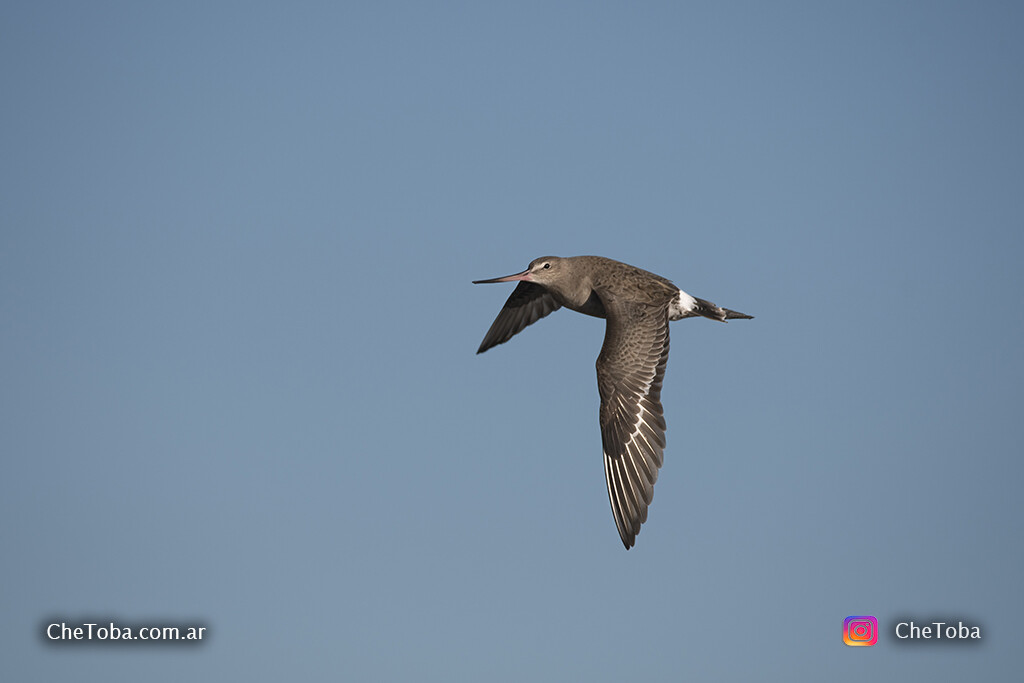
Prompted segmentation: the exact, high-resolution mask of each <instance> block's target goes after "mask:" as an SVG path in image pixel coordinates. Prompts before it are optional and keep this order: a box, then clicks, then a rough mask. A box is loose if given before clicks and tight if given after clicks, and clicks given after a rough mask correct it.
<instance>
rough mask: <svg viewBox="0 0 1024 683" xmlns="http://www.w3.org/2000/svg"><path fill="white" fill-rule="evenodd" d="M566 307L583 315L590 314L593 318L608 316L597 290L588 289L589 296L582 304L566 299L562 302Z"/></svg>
mask: <svg viewBox="0 0 1024 683" xmlns="http://www.w3.org/2000/svg"><path fill="white" fill-rule="evenodd" d="M563 305H564V306H565V307H566V308H570V309H572V310H574V311H576V312H577V313H582V314H583V315H592V316H594V317H595V318H606V317H608V316H607V314H606V313H605V310H604V303H602V301H601V297H599V296H598V295H597V292H595V291H594V290H590V296H588V297H587V299H586V300H585V301H584V302H583V303H582V304H577V303H576V302H574V301H566V302H564V303H563Z"/></svg>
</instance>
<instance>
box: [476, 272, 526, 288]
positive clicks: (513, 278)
mask: <svg viewBox="0 0 1024 683" xmlns="http://www.w3.org/2000/svg"><path fill="white" fill-rule="evenodd" d="M529 276H530V269H529V268H527V269H526V270H524V271H523V272H521V273H516V274H515V275H506V276H505V277H495V278H491V279H490V280H473V284H474V285H489V284H491V283H494V282H515V281H517V280H522V281H524V282H529V281H530V277H529Z"/></svg>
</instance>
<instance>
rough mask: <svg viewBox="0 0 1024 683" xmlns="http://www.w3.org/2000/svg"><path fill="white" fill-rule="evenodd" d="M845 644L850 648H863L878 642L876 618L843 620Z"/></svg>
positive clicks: (849, 618) (848, 618)
mask: <svg viewBox="0 0 1024 683" xmlns="http://www.w3.org/2000/svg"><path fill="white" fill-rule="evenodd" d="M843 642H844V643H846V644H847V645H849V646H850V647H863V646H866V645H874V644H875V643H877V642H878V620H877V619H875V618H874V617H846V618H845V619H843Z"/></svg>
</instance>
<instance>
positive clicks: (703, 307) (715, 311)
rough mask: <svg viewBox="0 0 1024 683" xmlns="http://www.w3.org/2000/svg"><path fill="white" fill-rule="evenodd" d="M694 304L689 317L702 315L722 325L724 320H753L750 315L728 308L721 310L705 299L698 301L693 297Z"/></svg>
mask: <svg viewBox="0 0 1024 683" xmlns="http://www.w3.org/2000/svg"><path fill="white" fill-rule="evenodd" d="M693 301H694V304H693V306H691V307H690V311H689V312H690V314H691V315H702V316H704V317H705V318H711V319H712V320H720V321H722V322H723V323H724V322H725V321H726V320H735V319H737V318H740V319H746V320H749V319H750V318H753V317H754V316H752V315H747V314H746V313H740V312H739V311H733V310H731V309H728V308H722V307H721V306H718V305H717V304H713V303H711V302H710V301H707V300H705V299H698V298H697V297H693Z"/></svg>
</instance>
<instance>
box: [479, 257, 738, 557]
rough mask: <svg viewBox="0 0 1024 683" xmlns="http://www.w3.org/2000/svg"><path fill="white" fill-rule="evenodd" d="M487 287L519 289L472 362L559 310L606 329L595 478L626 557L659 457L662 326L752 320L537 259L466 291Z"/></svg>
mask: <svg viewBox="0 0 1024 683" xmlns="http://www.w3.org/2000/svg"><path fill="white" fill-rule="evenodd" d="M493 282H518V283H519V284H518V285H516V288H515V290H513V292H512V295H511V296H509V298H508V301H506V302H505V305H504V306H503V307H502V309H501V312H500V313H498V317H497V318H495V319H494V323H493V324H491V328H490V329H489V330H487V334H486V335H484V340H483V342H481V344H480V348H479V349H477V353H483V352H484V351H486V350H487V349H489V348H491V347H492V346H497V345H498V344H504V343H505V342H507V341H508V340H509V339H511V338H512V337H513V336H514V335H515V334H517V333H518V332H520V331H522V330H523V329H524V328H525V327H526V326H527V325H532V324H533V323H535V322H537V321H538V320H540V319H541V318H543V317H544V316H546V315H548V314H550V313H553V312H555V311H557V310H558V309H559V308H561V307H562V306H565V307H566V308H569V309H572V310H574V311H577V312H579V313H584V314H586V315H592V316H594V317H597V318H605V319H606V320H607V321H608V322H607V324H606V325H605V333H604V345H603V346H602V347H601V353H600V355H599V356H598V357H597V390H598V393H600V395H601V411H600V418H601V442H602V446H603V449H604V475H605V481H606V482H607V484H608V500H609V501H610V502H611V505H612V515H613V516H614V517H615V526H616V527H617V528H618V530H619V537H620V538H622V544H623V545H624V546H626V550H629V549H630V548H631V547H633V545H634V544H635V543H636V535H637V534H638V533H640V525H642V524H643V523H644V522H646V521H647V508H648V506H650V504H651V500H652V499H653V497H654V482H655V481H657V479H658V470H659V469H660V468H661V463H662V453H663V451H664V449H665V417H664V412H663V410H662V407H661V383H662V380H663V379H664V377H665V364H666V363H667V361H668V323H669V321H670V320H681V319H683V318H692V317H695V316H703V317H705V318H710V319H712V320H720V321H722V322H725V321H726V320H732V319H734V318H752V317H753V316H750V315H746V314H745V313H739V312H737V311H732V310H729V309H728V308H721V307H719V306H716V305H715V304H713V303H711V302H710V301H706V300H704V299H698V298H697V297H695V296H690V295H689V294H687V293H686V292H684V291H683V290H681V289H679V288H678V287H676V286H675V285H674V284H672V282H671V281H669V280H666V279H665V278H663V277H661V276H660V275H655V274H654V273H648V272H647V271H646V270H640V269H639V268H635V267H633V266H630V265H627V264H625V263H621V262H619V261H613V260H611V259H607V258H604V257H601V256H573V257H570V258H560V257H558V256H542V257H541V258H538V259H534V260H533V261H532V262H531V263H530V267H529V268H527V269H526V270H524V271H523V272H521V273H516V274H515V275H506V276H505V277H496V278H492V279H490V280H474V281H473V284H475V285H480V284H489V283H493Z"/></svg>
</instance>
